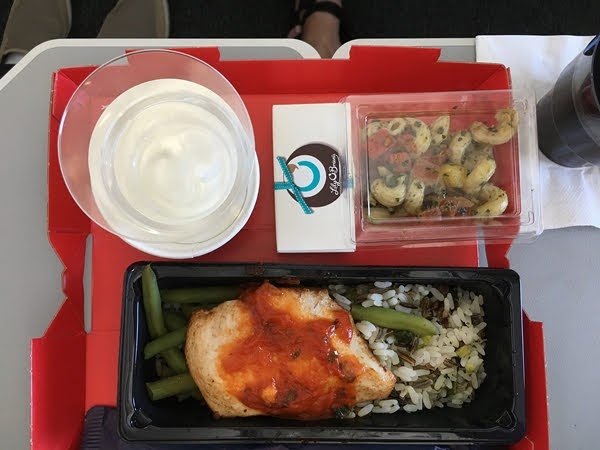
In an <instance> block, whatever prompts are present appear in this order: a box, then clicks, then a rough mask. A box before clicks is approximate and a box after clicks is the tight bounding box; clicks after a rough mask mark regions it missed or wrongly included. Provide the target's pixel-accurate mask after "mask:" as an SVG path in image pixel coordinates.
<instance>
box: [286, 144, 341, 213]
mask: <svg viewBox="0 0 600 450" xmlns="http://www.w3.org/2000/svg"><path fill="white" fill-rule="evenodd" d="M286 164H287V167H288V169H289V171H290V173H291V174H292V177H293V179H294V184H295V185H296V186H297V187H298V189H299V190H300V192H301V193H302V197H303V198H304V201H305V202H306V204H307V205H308V206H310V207H311V208H318V207H320V206H326V205H329V204H331V203H333V202H334V201H336V200H337V199H338V198H340V196H341V194H342V189H343V180H342V161H341V159H340V155H339V153H338V152H337V150H335V149H334V148H332V147H330V146H328V145H325V144H319V143H313V144H307V145H303V146H302V147H300V148H298V149H297V150H295V151H294V152H293V153H292V154H291V155H290V157H289V158H288V159H287V161H286ZM288 192H289V191H288ZM289 194H290V195H291V196H292V198H294V196H293V194H292V193H291V192H290V193H289Z"/></svg>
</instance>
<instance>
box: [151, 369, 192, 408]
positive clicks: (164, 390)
mask: <svg viewBox="0 0 600 450" xmlns="http://www.w3.org/2000/svg"><path fill="white" fill-rule="evenodd" d="M146 389H147V390H148V395H149V396H150V400H152V401H156V400H161V399H163V398H167V397H173V396H175V395H179V394H188V393H190V392H193V391H194V390H195V389H197V387H196V383H194V379H193V378H192V377H191V375H190V374H189V373H182V374H179V375H175V376H172V377H169V378H163V379H162V380H158V381H151V382H148V383H146Z"/></svg>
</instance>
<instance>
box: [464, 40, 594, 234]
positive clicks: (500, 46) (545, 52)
mask: <svg viewBox="0 0 600 450" xmlns="http://www.w3.org/2000/svg"><path fill="white" fill-rule="evenodd" d="M592 38H593V36H477V38H476V39H475V49H476V55H477V61H478V62H493V63H500V64H504V65H505V66H507V67H509V68H510V72H511V76H512V84H513V87H515V88H532V89H533V90H534V91H535V94H536V99H537V100H539V99H541V98H542V96H543V95H544V94H545V93H546V92H548V91H549V90H550V89H551V88H552V86H553V85H554V82H555V81H556V79H557V78H558V76H559V75H560V73H561V72H562V70H563V69H564V68H565V67H566V66H567V65H568V64H569V63H570V62H571V61H572V60H573V58H575V57H576V56H577V55H578V54H579V53H580V52H582V51H583V49H584V48H585V46H586V45H587V44H588V43H589V42H590V41H591V40H592ZM540 165H541V167H540V183H541V184H542V189H541V191H542V219H543V223H544V229H546V230H549V229H555V228H566V227H573V226H585V225H591V226H594V227H597V228H600V167H585V168H580V169H570V168H567V167H562V166H559V165H558V164H555V163H553V162H552V161H550V160H549V159H548V158H546V157H545V156H544V155H543V154H542V153H541V152H540Z"/></svg>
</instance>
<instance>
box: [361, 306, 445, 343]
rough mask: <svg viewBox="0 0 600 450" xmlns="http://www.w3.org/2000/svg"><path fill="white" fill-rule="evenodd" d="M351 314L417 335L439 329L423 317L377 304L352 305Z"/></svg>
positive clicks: (436, 331) (434, 332) (431, 332)
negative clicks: (380, 306)
mask: <svg viewBox="0 0 600 450" xmlns="http://www.w3.org/2000/svg"><path fill="white" fill-rule="evenodd" d="M351 314H352V317H353V318H354V320H367V321H369V322H371V323H372V324H374V325H377V326H380V327H386V328H391V329H393V330H407V331H411V332H413V333H415V334H416V335H418V336H431V335H433V334H439V331H438V329H437V327H436V326H435V324H434V323H433V322H430V321H429V320H427V319H425V318H424V317H421V316H417V315H415V314H408V313H405V312H402V311H396V310H394V309H387V308H379V307H377V306H372V307H370V308H365V307H363V306H359V305H353V306H352V310H351Z"/></svg>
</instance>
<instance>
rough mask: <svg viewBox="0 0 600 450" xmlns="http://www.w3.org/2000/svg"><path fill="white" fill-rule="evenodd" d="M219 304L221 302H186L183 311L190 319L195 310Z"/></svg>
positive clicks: (182, 306)
mask: <svg viewBox="0 0 600 450" xmlns="http://www.w3.org/2000/svg"><path fill="white" fill-rule="evenodd" d="M218 304H219V303H206V304H202V305H195V304H192V303H184V304H183V305H181V311H182V312H183V314H184V315H185V317H187V319H188V320H189V319H190V317H192V314H194V312H196V311H198V310H199V309H204V310H208V309H211V308H214V307H215V306H217V305H218Z"/></svg>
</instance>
